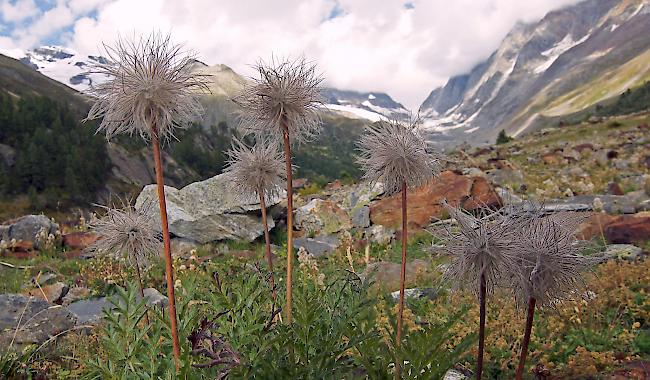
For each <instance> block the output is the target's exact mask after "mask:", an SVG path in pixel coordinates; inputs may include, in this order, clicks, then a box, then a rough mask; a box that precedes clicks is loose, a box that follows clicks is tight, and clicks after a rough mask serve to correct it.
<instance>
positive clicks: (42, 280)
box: [30, 272, 57, 286]
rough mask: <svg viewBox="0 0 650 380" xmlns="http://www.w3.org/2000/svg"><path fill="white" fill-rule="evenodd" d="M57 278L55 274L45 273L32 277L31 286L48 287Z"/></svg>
mask: <svg viewBox="0 0 650 380" xmlns="http://www.w3.org/2000/svg"><path fill="white" fill-rule="evenodd" d="M56 278H57V275H56V274H54V273H50V272H48V273H43V274H41V275H40V276H35V277H32V279H31V280H30V284H34V285H36V284H38V285H40V286H43V285H47V284H48V283H49V282H51V281H54V280H55V279H56Z"/></svg>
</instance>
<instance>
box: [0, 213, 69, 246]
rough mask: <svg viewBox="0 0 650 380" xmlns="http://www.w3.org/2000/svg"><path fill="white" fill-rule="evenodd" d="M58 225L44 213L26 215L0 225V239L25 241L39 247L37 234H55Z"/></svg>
mask: <svg viewBox="0 0 650 380" xmlns="http://www.w3.org/2000/svg"><path fill="white" fill-rule="evenodd" d="M58 231H59V225H58V224H56V223H54V222H53V221H51V220H50V219H49V218H48V217H47V216H45V215H26V216H23V217H20V218H18V219H16V220H14V221H12V222H11V223H9V224H5V225H0V240H5V241H11V240H16V241H21V240H22V241H26V242H30V243H32V245H33V247H34V248H36V249H38V248H39V234H44V235H45V236H48V235H50V234H52V235H56V234H57V232H58Z"/></svg>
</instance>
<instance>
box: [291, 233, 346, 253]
mask: <svg viewBox="0 0 650 380" xmlns="http://www.w3.org/2000/svg"><path fill="white" fill-rule="evenodd" d="M339 245H341V241H340V240H339V238H337V237H336V236H333V235H329V236H317V237H315V238H295V239H293V246H294V247H295V248H297V249H299V248H300V247H303V248H304V249H305V250H306V251H307V253H309V254H311V255H312V256H314V257H319V256H324V255H326V254H328V253H331V252H334V251H335V250H336V249H337V248H338V247H339Z"/></svg>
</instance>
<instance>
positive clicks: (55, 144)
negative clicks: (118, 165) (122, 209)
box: [0, 94, 110, 209]
mask: <svg viewBox="0 0 650 380" xmlns="http://www.w3.org/2000/svg"><path fill="white" fill-rule="evenodd" d="M0 103H1V104H2V107H0V143H2V144H5V145H8V146H10V147H12V148H13V149H14V150H15V151H16V161H15V164H13V165H12V166H10V167H7V166H6V165H4V163H0V166H1V168H0V177H3V179H2V180H0V181H1V182H0V190H1V191H2V192H1V193H0V195H5V196H7V195H17V194H24V193H29V199H30V201H31V202H32V204H31V205H32V208H34V209H42V208H43V207H48V208H57V207H59V206H61V205H62V204H63V203H66V202H78V201H84V200H85V201H89V200H93V199H94V194H95V192H96V191H97V190H98V189H100V188H101V187H102V186H103V184H104V181H105V177H106V174H107V173H108V171H109V169H110V160H109V159H108V154H107V151H106V143H105V141H104V139H103V137H101V136H95V134H94V131H93V128H92V127H91V126H88V125H84V126H80V125H79V123H78V121H77V120H78V118H77V116H75V115H74V114H73V113H72V112H71V111H70V110H69V109H68V108H67V107H65V106H62V105H60V104H59V103H57V102H55V101H53V100H50V99H47V98H40V97H25V98H21V99H20V100H18V101H14V100H13V99H11V96H10V95H2V94H0ZM3 173H4V175H2V174H3Z"/></svg>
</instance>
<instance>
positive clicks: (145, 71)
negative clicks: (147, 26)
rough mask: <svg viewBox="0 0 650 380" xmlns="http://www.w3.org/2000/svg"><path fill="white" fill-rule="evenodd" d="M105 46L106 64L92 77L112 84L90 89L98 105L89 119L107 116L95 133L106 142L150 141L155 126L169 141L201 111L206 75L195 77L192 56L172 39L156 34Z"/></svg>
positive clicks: (98, 65)
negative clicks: (124, 137) (125, 139)
mask: <svg viewBox="0 0 650 380" xmlns="http://www.w3.org/2000/svg"><path fill="white" fill-rule="evenodd" d="M104 47H105V50H106V55H107V59H108V62H105V63H97V64H95V66H94V67H93V68H92V69H91V72H93V73H97V74H102V75H105V76H107V77H108V78H109V79H108V80H107V81H105V82H103V83H99V84H95V85H92V86H91V93H92V94H93V95H94V96H95V97H96V101H95V103H94V104H93V106H92V108H91V109H90V111H89V112H88V116H87V118H86V119H85V120H90V119H97V118H100V117H103V119H102V122H101V124H100V125H99V128H98V129H97V131H98V132H99V131H103V132H104V133H106V138H107V139H110V138H111V137H113V136H115V135H118V134H122V133H126V134H129V135H134V134H138V135H140V136H141V137H142V138H144V139H145V140H148V139H149V138H151V137H152V133H153V131H152V126H153V125H155V127H156V129H157V136H158V138H160V139H162V140H168V139H170V138H173V136H174V129H176V128H186V127H187V125H188V124H189V123H191V122H192V121H195V120H197V118H198V117H199V115H200V114H201V113H202V112H203V108H202V107H201V104H200V103H199V101H198V98H197V96H198V95H199V94H200V93H201V92H202V91H205V90H207V85H206V76H204V75H200V74H196V73H195V70H194V66H195V64H196V61H195V59H194V57H193V56H191V55H187V54H184V53H183V52H182V51H181V46H180V45H174V44H173V43H172V42H171V41H170V37H169V36H162V35H159V34H155V33H154V34H151V35H150V36H148V37H146V38H144V37H141V38H140V39H134V40H133V41H128V40H124V39H119V40H118V41H117V42H116V44H115V46H107V45H104Z"/></svg>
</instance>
